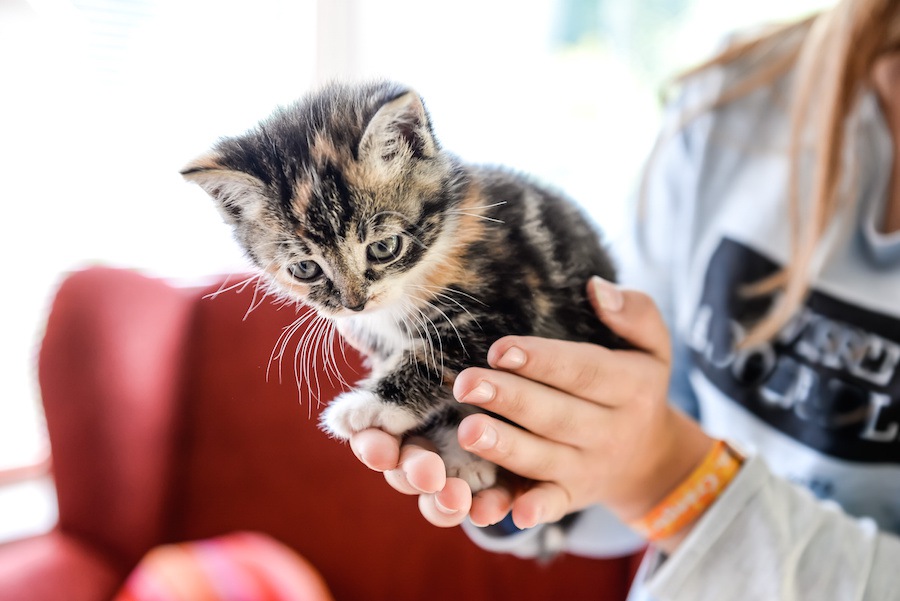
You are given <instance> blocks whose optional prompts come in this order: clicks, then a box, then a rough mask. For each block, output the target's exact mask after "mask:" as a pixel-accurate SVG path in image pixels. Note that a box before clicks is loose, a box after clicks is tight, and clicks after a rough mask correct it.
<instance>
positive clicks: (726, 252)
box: [689, 239, 900, 463]
mask: <svg viewBox="0 0 900 601" xmlns="http://www.w3.org/2000/svg"><path fill="white" fill-rule="evenodd" d="M777 268H778V266H777V265H776V264H775V263H773V262H772V261H770V260H769V259H767V258H766V257H764V256H762V255H760V254H759V253H757V252H755V251H753V250H751V249H749V248H746V247H744V246H742V245H741V244H739V243H737V242H735V241H733V240H729V239H723V240H722V243H721V244H720V246H719V248H718V249H717V250H716V252H715V253H714V254H713V257H712V259H711V260H710V263H709V267H708V270H707V272H706V276H705V280H704V284H703V293H702V298H701V301H700V306H699V307H698V309H697V312H696V314H695V316H694V321H693V324H692V331H691V333H690V341H689V344H690V346H691V351H692V353H693V355H694V360H695V361H696V364H697V365H698V366H699V368H700V370H701V371H702V372H703V374H704V375H705V376H706V377H707V378H708V379H709V380H710V382H712V383H713V385H715V386H716V387H717V388H719V390H721V391H722V392H723V393H724V394H725V395H727V396H728V397H730V398H731V399H734V400H735V401H736V402H738V403H740V404H741V405H742V406H743V407H745V408H746V409H748V410H749V411H750V412H752V413H753V414H754V415H756V416H757V417H758V418H760V419H761V420H763V421H764V422H766V423H768V424H769V425H771V426H772V427H773V428H776V429H777V430H779V431H781V432H783V433H785V434H787V435H788V436H790V437H792V438H794V439H795V440H797V441H799V442H801V443H803V444H805V445H807V446H809V447H811V448H813V449H815V450H817V451H819V452H820V453H823V454H825V455H829V456H831V457H835V458H838V459H844V460H848V461H860V462H869V463H900V376H898V372H900V369H898V366H900V320H898V319H897V318H896V317H893V316H887V315H883V314H879V313H875V312H872V311H868V310H865V309H862V308H860V307H857V306H854V305H849V304H847V303H844V302H842V301H840V300H838V299H836V298H833V297H831V296H828V295H826V294H823V293H821V292H817V291H813V292H812V293H811V295H810V297H809V299H808V300H807V302H806V305H805V307H804V308H803V309H802V310H801V311H800V312H799V313H798V314H797V315H795V316H794V318H793V319H792V320H791V321H790V322H789V323H788V324H787V325H786V326H785V327H784V328H782V330H781V332H780V334H779V336H778V337H777V338H776V339H775V341H774V342H772V343H770V344H765V345H762V346H760V347H757V348H753V349H746V350H738V351H736V350H735V345H736V343H737V342H739V341H740V340H741V339H742V338H743V336H744V333H745V332H746V330H747V329H748V327H749V325H750V324H752V323H754V321H755V320H757V319H759V317H760V316H761V315H763V314H764V313H765V311H766V309H767V307H768V306H769V303H770V302H771V301H772V299H771V298H759V297H757V298H749V297H746V296H745V295H742V294H741V293H740V292H739V291H740V289H741V286H742V285H743V284H747V283H751V282H756V281H758V280H760V279H761V278H763V277H765V276H766V275H769V274H772V273H774V272H775V271H776V269H777ZM898 301H900V299H898Z"/></svg>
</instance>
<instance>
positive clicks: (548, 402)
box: [453, 345, 627, 446]
mask: <svg viewBox="0 0 900 601" xmlns="http://www.w3.org/2000/svg"><path fill="white" fill-rule="evenodd" d="M523 346H524V347H525V348H527V347H528V345H523ZM529 352H530V350H529ZM548 369H550V370H552V369H553V368H552V367H549V368H548ZM533 371H539V370H533ZM618 373H619V375H621V373H622V372H621V371H619V372H618ZM597 380H599V381H597ZM608 380H609V378H606V377H597V378H595V379H594V380H592V381H591V382H590V385H589V386H588V383H587V382H585V384H584V385H580V384H575V385H574V386H582V388H581V389H580V390H578V394H584V396H587V397H591V396H594V397H596V396H600V395H604V398H605V395H608V394H609V393H610V392H612V391H614V390H617V389H619V388H621V387H622V386H623V383H621V382H618V381H613V382H610V385H609V386H608V387H607V388H606V389H603V387H602V385H601V381H603V382H605V381H608ZM625 382H627V380H625ZM559 385H560V387H562V386H566V387H574V386H573V385H572V382H571V381H568V382H562V381H561V382H559ZM453 394H454V396H456V398H457V399H458V400H459V401H460V402H463V403H467V404H471V405H476V406H478V407H481V408H483V409H485V410H487V411H491V412H493V413H497V414H500V415H502V416H503V417H505V418H507V419H510V420H512V421H513V422H515V423H517V424H519V425H520V426H522V427H523V428H525V429H527V430H530V431H531V432H534V433H536V434H540V435H542V436H544V437H546V438H549V439H551V440H555V441H558V442H564V443H567V444H572V445H576V446H579V445H581V444H584V443H585V442H587V441H589V440H593V439H594V438H595V437H596V435H597V431H598V430H599V429H600V428H601V427H602V424H603V423H605V414H606V411H607V410H606V409H605V408H603V407H598V405H597V403H601V404H603V403H602V401H594V400H585V399H583V398H580V397H578V396H573V395H570V394H568V393H566V392H563V391H561V390H558V389H557V388H553V387H551V386H548V385H546V384H542V383H540V382H536V381H533V380H530V379H528V378H523V377H519V376H518V375H516V374H512V373H507V372H503V371H498V370H492V369H484V368H477V367H475V368H469V369H466V370H464V371H463V372H462V373H460V374H459V376H457V378H456V381H455V382H454V384H453Z"/></svg>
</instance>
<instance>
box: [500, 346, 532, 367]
mask: <svg viewBox="0 0 900 601" xmlns="http://www.w3.org/2000/svg"><path fill="white" fill-rule="evenodd" d="M525 359H526V357H525V352H524V351H523V350H522V349H520V348H518V347H515V346H513V347H510V348H509V349H507V351H506V352H505V353H503V355H502V356H501V357H500V358H499V359H497V367H502V368H503V369H518V368H520V367H522V366H523V365H525Z"/></svg>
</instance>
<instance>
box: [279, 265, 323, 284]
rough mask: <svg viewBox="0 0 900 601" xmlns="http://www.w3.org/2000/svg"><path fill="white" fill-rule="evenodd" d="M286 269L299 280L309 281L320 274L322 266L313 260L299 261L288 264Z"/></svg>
mask: <svg viewBox="0 0 900 601" xmlns="http://www.w3.org/2000/svg"><path fill="white" fill-rule="evenodd" d="M287 269H288V273H290V274H291V277H293V278H294V279H295V280H300V281H301V282H310V281H312V280H315V279H316V278H318V277H319V276H320V275H322V268H321V267H319V264H318V263H316V262H315V261H300V262H299V263H294V264H292V265H288V268H287Z"/></svg>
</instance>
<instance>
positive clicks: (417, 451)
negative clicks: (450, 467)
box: [384, 443, 447, 495]
mask: <svg viewBox="0 0 900 601" xmlns="http://www.w3.org/2000/svg"><path fill="white" fill-rule="evenodd" d="M446 473H447V472H446V468H445V466H444V461H443V460H442V459H441V458H440V456H439V455H438V454H437V453H435V452H434V451H432V450H430V449H425V448H423V447H422V446H419V445H418V444H414V443H406V444H404V445H403V447H401V449H400V460H399V462H398V464H397V467H396V468H395V469H392V470H388V471H386V472H385V473H384V477H385V480H387V482H388V484H390V485H391V487H393V488H394V489H395V490H397V491H399V492H402V493H403V494H407V495H417V494H421V493H435V492H437V491H439V490H441V489H443V488H444V486H445V484H446Z"/></svg>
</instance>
